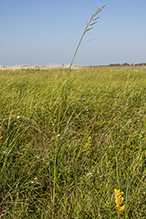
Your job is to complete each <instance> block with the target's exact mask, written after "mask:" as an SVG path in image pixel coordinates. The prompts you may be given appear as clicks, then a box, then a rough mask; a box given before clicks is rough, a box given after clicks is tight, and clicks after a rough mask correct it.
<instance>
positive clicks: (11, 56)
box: [0, 0, 146, 66]
mask: <svg viewBox="0 0 146 219" xmlns="http://www.w3.org/2000/svg"><path fill="white" fill-rule="evenodd" d="M106 3H108V4H107V6H106V7H105V8H104V9H103V10H102V12H100V14H99V15H100V19H98V22H97V24H96V25H95V26H94V29H93V30H91V31H89V32H87V33H86V35H85V37H84V40H88V39H92V38H95V40H94V41H91V42H88V43H84V44H82V45H81V46H80V49H79V51H78V53H77V56H76V58H75V61H74V64H76V65H108V64H111V63H121V64H122V63H125V62H128V63H130V64H131V63H140V62H146V0H74V1H71V0H51V1H50V0H23V1H21V0H0V65H1V66H3V65H6V66H13V65H23V64H26V65H31V64H32V65H46V66H47V65H49V64H52V65H62V64H69V63H70V61H71V59H72V56H73V54H74V51H75V49H76V46H77V44H78V42H79V39H80V37H81V35H82V33H83V30H84V28H85V23H86V18H87V17H89V18H90V16H91V15H92V14H93V13H94V12H95V10H96V9H98V8H99V7H100V6H102V5H103V4H106Z"/></svg>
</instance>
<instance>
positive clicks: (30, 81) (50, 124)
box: [0, 67, 146, 219]
mask: <svg viewBox="0 0 146 219" xmlns="http://www.w3.org/2000/svg"><path fill="white" fill-rule="evenodd" d="M67 74H68V70H67V69H61V68H58V69H50V70H40V69H38V70H30V69H27V70H19V71H17V70H15V71H10V70H3V71H0V103H1V104H0V117H1V136H2V139H1V140H0V165H1V166H0V167H1V168H0V218H33V219H34V218H53V219H57V218H58V219H60V218H63V219H65V218H66V219H68V218H78V219H82V218H83V219H84V218H88V219H89V218H92V219H94V218H100V219H101V218H102V219H105V218H107V219H109V218H111V219H112V218H118V214H117V212H116V207H115V203H114V189H115V188H116V189H120V190H121V191H123V192H124V195H123V197H124V198H125V199H126V203H127V204H126V203H125V204H126V211H125V212H126V213H124V212H123V213H121V215H120V217H123V216H124V215H125V218H140V219H142V218H145V211H146V201H145V192H146V188H145V185H146V163H145V159H146V69H145V68H143V67H141V68H139V67H130V68H129V67H95V68H94V67H91V68H79V69H74V70H71V72H70V76H69V78H68V80H67V81H66V84H65V91H64V94H62V92H63V86H64V81H65V79H66V78H67Z"/></svg>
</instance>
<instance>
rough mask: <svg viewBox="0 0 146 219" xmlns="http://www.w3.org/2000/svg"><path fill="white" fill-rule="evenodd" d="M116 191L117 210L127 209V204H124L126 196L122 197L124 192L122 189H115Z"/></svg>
mask: <svg viewBox="0 0 146 219" xmlns="http://www.w3.org/2000/svg"><path fill="white" fill-rule="evenodd" d="M114 192H115V204H116V208H117V211H118V212H122V211H124V210H125V205H122V204H123V201H124V198H123V197H122V196H123V195H124V192H120V189H118V190H117V189H114Z"/></svg>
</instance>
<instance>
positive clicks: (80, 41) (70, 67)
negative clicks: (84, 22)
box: [67, 28, 86, 77]
mask: <svg viewBox="0 0 146 219" xmlns="http://www.w3.org/2000/svg"><path fill="white" fill-rule="evenodd" d="M85 33H86V28H85V30H84V32H83V34H82V36H81V39H80V41H79V43H78V45H77V48H76V50H75V53H74V55H73V58H72V61H71V63H70V66H69V70H68V74H67V77H69V73H70V70H71V67H72V64H73V62H74V59H75V57H76V54H77V52H78V49H79V47H80V44H81V42H82V39H83V37H84V35H85Z"/></svg>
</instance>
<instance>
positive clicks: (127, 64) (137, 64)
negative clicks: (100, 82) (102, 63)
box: [109, 62, 146, 66]
mask: <svg viewBox="0 0 146 219" xmlns="http://www.w3.org/2000/svg"><path fill="white" fill-rule="evenodd" d="M123 65H124V66H125V65H126V66H130V65H131V66H133V65H134V66H142V65H146V63H145V62H143V63H136V64H134V63H132V64H129V63H127V62H125V63H123V64H119V63H116V64H110V65H109V66H123Z"/></svg>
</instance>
